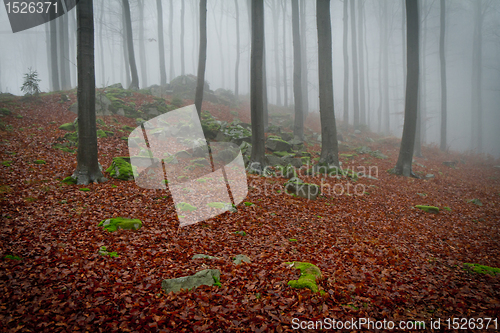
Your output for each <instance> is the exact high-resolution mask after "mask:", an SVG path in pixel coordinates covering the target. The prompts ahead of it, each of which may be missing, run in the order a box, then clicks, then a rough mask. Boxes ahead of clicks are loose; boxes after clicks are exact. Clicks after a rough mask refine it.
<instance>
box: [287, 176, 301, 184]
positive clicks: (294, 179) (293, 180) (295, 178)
mask: <svg viewBox="0 0 500 333" xmlns="http://www.w3.org/2000/svg"><path fill="white" fill-rule="evenodd" d="M289 182H291V183H298V184H302V183H304V182H303V181H302V179H300V178H298V177H292V178H290V180H289Z"/></svg>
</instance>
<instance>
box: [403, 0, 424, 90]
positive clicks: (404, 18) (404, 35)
mask: <svg viewBox="0 0 500 333" xmlns="http://www.w3.org/2000/svg"><path fill="white" fill-rule="evenodd" d="M420 5H421V4H420ZM405 27H406V13H405V0H401V40H402V41H403V42H402V44H401V47H402V49H401V51H402V52H401V55H402V57H403V59H402V60H403V61H402V66H403V84H406V61H405V58H406V29H405Z"/></svg>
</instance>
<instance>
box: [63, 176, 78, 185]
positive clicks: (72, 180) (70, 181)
mask: <svg viewBox="0 0 500 333" xmlns="http://www.w3.org/2000/svg"><path fill="white" fill-rule="evenodd" d="M61 182H62V183H66V184H70V185H75V184H76V179H75V178H73V177H71V176H69V177H66V178H64V179H63V180H62V181H61Z"/></svg>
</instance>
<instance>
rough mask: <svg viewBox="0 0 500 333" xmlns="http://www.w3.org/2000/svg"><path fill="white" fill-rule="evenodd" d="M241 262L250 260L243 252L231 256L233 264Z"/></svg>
mask: <svg viewBox="0 0 500 333" xmlns="http://www.w3.org/2000/svg"><path fill="white" fill-rule="evenodd" d="M242 262H248V263H249V262H252V260H250V258H249V257H247V256H246V255H244V254H238V255H237V256H236V257H234V258H233V263H234V264H235V265H240V264H241V263H242Z"/></svg>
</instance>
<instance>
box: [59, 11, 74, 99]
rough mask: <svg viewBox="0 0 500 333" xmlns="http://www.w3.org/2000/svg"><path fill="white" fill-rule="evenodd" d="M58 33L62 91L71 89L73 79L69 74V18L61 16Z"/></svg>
mask: <svg viewBox="0 0 500 333" xmlns="http://www.w3.org/2000/svg"><path fill="white" fill-rule="evenodd" d="M56 21H57V25H58V27H57V32H58V34H59V45H58V46H59V64H58V65H59V75H60V79H61V81H60V82H61V89H62V90H69V89H70V88H71V77H70V74H69V40H68V17H67V15H62V16H60V17H59V18H58V19H57V20H56Z"/></svg>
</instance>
